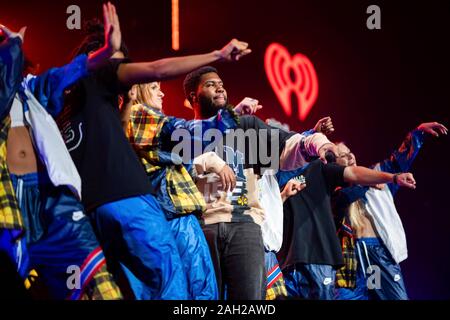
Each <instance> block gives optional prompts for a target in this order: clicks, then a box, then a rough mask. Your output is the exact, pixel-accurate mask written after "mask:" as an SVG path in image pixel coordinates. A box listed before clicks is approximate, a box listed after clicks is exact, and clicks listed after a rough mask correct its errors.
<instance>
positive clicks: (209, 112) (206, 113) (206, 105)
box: [198, 96, 228, 119]
mask: <svg viewBox="0 0 450 320" xmlns="http://www.w3.org/2000/svg"><path fill="white" fill-rule="evenodd" d="M198 102H199V105H200V113H201V115H202V118H203V119H206V118H211V117H214V116H215V115H217V112H218V111H219V110H220V109H224V108H225V107H226V106H227V105H228V98H226V100H225V103H224V104H223V105H217V104H215V103H214V100H213V99H211V98H207V97H204V96H199V98H198Z"/></svg>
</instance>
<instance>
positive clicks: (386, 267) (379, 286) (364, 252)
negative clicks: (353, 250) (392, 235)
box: [357, 238, 408, 300]
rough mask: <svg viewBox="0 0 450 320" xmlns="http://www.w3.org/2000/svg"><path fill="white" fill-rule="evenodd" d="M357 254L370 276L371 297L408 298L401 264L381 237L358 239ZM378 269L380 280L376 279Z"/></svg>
mask: <svg viewBox="0 0 450 320" xmlns="http://www.w3.org/2000/svg"><path fill="white" fill-rule="evenodd" d="M357 255H358V256H359V257H360V258H359V261H361V263H360V265H361V268H362V269H363V270H365V273H366V278H368V281H367V282H368V283H367V285H368V292H369V299H371V300H408V294H407V292H406V287H405V282H404V281H403V275H402V271H401V269H400V265H398V264H397V263H396V262H395V261H394V259H393V258H392V256H391V254H390V252H389V251H388V250H387V248H386V246H385V245H384V244H383V243H382V242H381V240H380V239H377V238H360V239H357ZM371 266H373V267H372V268H370V267H371ZM378 271H379V280H380V281H376V280H377V279H376V277H377V274H376V273H377V272H378ZM377 282H379V283H377Z"/></svg>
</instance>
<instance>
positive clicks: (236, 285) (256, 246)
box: [203, 222, 266, 300]
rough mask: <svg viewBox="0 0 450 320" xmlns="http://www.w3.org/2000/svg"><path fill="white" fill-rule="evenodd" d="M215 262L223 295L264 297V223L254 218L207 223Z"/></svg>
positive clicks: (260, 298) (244, 298) (245, 297)
mask: <svg viewBox="0 0 450 320" xmlns="http://www.w3.org/2000/svg"><path fill="white" fill-rule="evenodd" d="M203 232H204V233H205V237H206V240H207V241H208V246H209V250H210V252H211V257H212V260H213V263H214V269H215V272H216V277H217V285H218V287H219V294H220V299H224V294H225V288H226V293H227V294H226V296H227V299H229V300H264V299H265V296H266V272H265V266H264V244H263V239H262V233H261V227H260V226H259V225H258V224H256V223H251V222H220V223H215V224H210V225H205V226H203Z"/></svg>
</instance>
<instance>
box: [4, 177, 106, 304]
mask: <svg viewBox="0 0 450 320" xmlns="http://www.w3.org/2000/svg"><path fill="white" fill-rule="evenodd" d="M11 181H12V184H13V187H14V189H15V190H16V197H17V200H18V203H19V207H20V210H21V213H22V218H23V221H24V225H25V231H26V234H25V236H24V237H23V238H22V240H21V242H20V243H16V245H15V246H14V249H13V250H14V255H15V256H16V263H17V267H18V271H19V274H20V275H21V276H22V277H26V276H27V275H28V272H29V271H30V270H32V269H35V270H36V271H37V273H38V277H39V278H41V279H42V281H43V283H44V284H45V286H46V287H47V289H48V291H49V292H48V294H49V298H51V299H79V298H80V297H81V296H82V294H83V291H84V289H85V288H86V286H87V285H88V284H89V283H90V282H91V280H92V279H93V278H94V276H95V275H96V273H97V272H98V271H99V270H100V269H101V268H102V267H104V266H105V263H106V261H105V257H104V255H103V251H102V250H101V248H100V244H99V242H98V240H97V238H96V236H95V233H94V230H93V228H92V226H91V223H90V220H89V218H88V217H87V216H86V215H85V214H84V208H83V205H82V204H81V203H80V202H79V201H78V200H77V199H76V198H75V196H74V195H73V194H72V193H71V192H70V190H69V189H68V188H67V187H55V186H53V185H52V184H51V182H50V181H49V179H48V176H47V175H46V174H37V173H30V174H26V175H14V174H11ZM105 277H110V275H109V274H106V275H105ZM110 280H112V279H111V278H109V279H108V280H107V281H110Z"/></svg>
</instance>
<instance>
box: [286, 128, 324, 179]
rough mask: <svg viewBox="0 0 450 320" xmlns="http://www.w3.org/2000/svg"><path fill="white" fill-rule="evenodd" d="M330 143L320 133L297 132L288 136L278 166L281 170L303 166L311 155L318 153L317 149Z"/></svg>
mask: <svg viewBox="0 0 450 320" xmlns="http://www.w3.org/2000/svg"><path fill="white" fill-rule="evenodd" d="M328 143H331V142H330V140H328V138H327V137H326V136H325V135H324V134H322V133H313V134H311V131H306V132H305V133H301V134H300V133H297V134H294V135H293V136H292V137H290V138H289V139H288V140H287V141H286V144H285V147H284V149H283V152H282V153H281V157H280V167H281V169H282V170H286V171H290V170H294V169H296V168H299V167H302V166H304V165H305V164H306V163H307V162H310V161H311V160H312V158H313V157H317V156H318V155H319V149H320V148H321V147H322V146H323V145H325V144H328Z"/></svg>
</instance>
